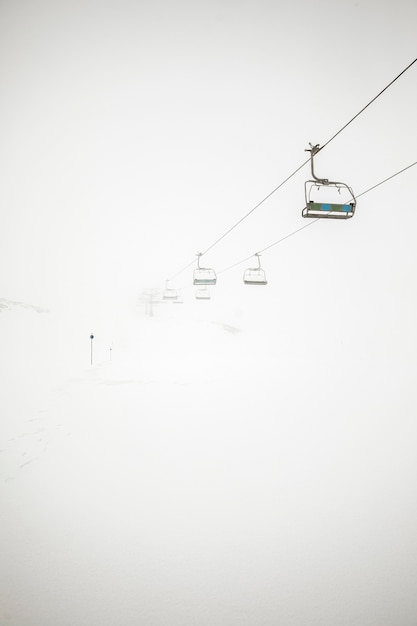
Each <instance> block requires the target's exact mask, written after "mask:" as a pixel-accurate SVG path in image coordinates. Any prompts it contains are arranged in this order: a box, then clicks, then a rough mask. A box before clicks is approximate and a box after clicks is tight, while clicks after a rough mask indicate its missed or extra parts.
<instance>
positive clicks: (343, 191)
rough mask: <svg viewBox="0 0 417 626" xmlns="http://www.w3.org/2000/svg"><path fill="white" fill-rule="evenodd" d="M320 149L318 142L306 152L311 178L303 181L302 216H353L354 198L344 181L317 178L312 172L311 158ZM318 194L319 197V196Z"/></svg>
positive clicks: (337, 217)
mask: <svg viewBox="0 0 417 626" xmlns="http://www.w3.org/2000/svg"><path fill="white" fill-rule="evenodd" d="M319 151H320V146H319V144H317V145H315V146H313V145H312V144H310V148H309V149H307V150H306V152H310V159H311V176H312V179H313V180H307V181H306V182H305V183H304V190H305V201H306V206H305V207H304V209H303V211H302V216H303V217H313V218H319V217H326V218H332V219H348V218H349V217H353V215H354V213H355V207H356V198H355V196H354V194H353V191H352V189H351V188H350V187H349V186H348V185H346V184H345V183H340V182H335V181H331V180H328V179H327V178H317V176H316V175H315V174H314V163H313V158H314V155H316V154H317V152H319ZM319 194H320V195H321V197H319Z"/></svg>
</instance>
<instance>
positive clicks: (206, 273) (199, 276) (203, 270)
mask: <svg viewBox="0 0 417 626" xmlns="http://www.w3.org/2000/svg"><path fill="white" fill-rule="evenodd" d="M201 256H202V252H197V267H196V269H195V270H194V276H193V284H194V285H215V284H216V282H217V277H216V272H215V271H214V270H212V269H210V268H207V267H200V257H201Z"/></svg>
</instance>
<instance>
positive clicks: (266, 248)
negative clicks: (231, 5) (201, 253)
mask: <svg viewBox="0 0 417 626" xmlns="http://www.w3.org/2000/svg"><path fill="white" fill-rule="evenodd" d="M414 165H417V161H414V163H411V165H407V167H404V168H403V169H402V170H399V171H398V172H395V174H392V175H391V176H388V178H384V180H381V181H380V182H379V183H377V184H376V185H373V186H372V187H369V189H367V190H366V191H362V192H361V193H359V194H357V195H356V198H359V197H360V196H364V195H365V194H366V193H369V192H370V191H372V190H373V189H375V188H376V187H380V186H381V185H383V184H384V183H386V182H387V181H389V180H391V179H392V178H395V177H396V176H398V175H399V174H402V173H403V172H405V171H406V170H408V169H410V167H413V166H414ZM320 219H321V218H320V217H317V218H316V219H314V220H311V222H308V223H307V224H305V225H304V226H301V228H297V230H294V231H292V232H291V233H288V235H285V236H284V237H281V239H278V241H274V243H271V244H269V246H266V247H265V248H263V249H262V250H258V252H255V253H254V254H251V255H249V256H248V257H245V258H244V259H241V260H240V261H237V263H233V265H229V266H228V267H226V268H225V269H223V270H220V272H218V274H224V272H228V271H229V270H231V269H233V268H234V267H237V266H238V265H241V264H242V263H245V262H246V261H248V260H249V259H252V258H253V257H254V256H255V255H256V254H263V253H264V252H266V251H267V250H269V249H270V248H273V247H275V246H277V245H278V244H280V243H282V242H283V241H285V240H286V239H289V238H290V237H293V236H294V235H296V234H297V233H299V232H301V231H302V230H304V229H305V228H308V227H309V226H312V225H313V224H315V223H316V222H319V221H320Z"/></svg>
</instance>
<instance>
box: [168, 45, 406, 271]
mask: <svg viewBox="0 0 417 626" xmlns="http://www.w3.org/2000/svg"><path fill="white" fill-rule="evenodd" d="M416 62H417V58H416V59H414V60H413V61H412V62H411V63H410V64H409V65H407V67H405V68H404V69H403V70H402V71H401V72H400V73H399V74H398V75H397V76H396V77H395V78H394V79H393V80H391V81H390V82H389V83H388V85H386V86H385V87H384V88H383V89H382V90H381V91H380V92H379V93H378V94H377V95H376V96H375V97H374V98H372V100H370V101H369V102H368V104H366V105H365V106H364V107H362V109H361V110H360V111H359V112H358V113H356V115H354V117H352V118H351V119H350V120H349V121H348V122H347V123H346V124H344V126H342V128H340V129H339V130H338V131H337V133H335V134H334V135H333V136H332V137H330V139H328V140H327V141H326V143H324V144H323V145H322V146H321V148H320V151H322V150H323V149H324V148H325V147H326V146H328V145H329V143H330V142H331V141H333V139H335V138H336V137H337V136H338V135H340V133H341V132H342V131H343V130H345V128H347V126H349V124H351V123H352V122H353V121H354V120H355V119H356V118H357V117H359V115H361V113H363V112H364V111H365V110H366V109H367V108H368V107H369V106H370V105H371V104H372V103H373V102H375V100H377V98H379V97H380V96H381V95H382V94H383V93H384V92H385V91H387V89H389V87H391V85H393V84H394V83H395V82H396V81H397V80H398V79H399V78H400V77H401V76H402V75H403V74H404V73H405V72H406V71H407V70H409V69H410V67H411V66H412V65H414V63H416ZM309 162H310V158H309V159H307V160H306V161H304V162H303V163H302V164H301V165H300V166H299V167H297V168H296V169H295V170H294V171H293V172H292V173H291V174H290V175H289V176H287V177H286V178H285V179H284V180H283V181H282V182H281V183H280V184H279V185H277V187H275V189H273V190H272V191H271V192H270V193H268V195H266V196H265V197H264V198H263V199H262V200H261V201H260V202H258V203H257V204H256V205H255V206H254V207H252V208H251V209H250V211H248V212H247V213H246V214H245V215H243V217H241V218H240V219H239V220H238V221H237V222H236V223H235V224H233V226H231V227H230V228H229V229H228V230H227V231H226V232H224V233H223V234H222V235H221V236H220V237H218V238H217V239H216V240H215V241H214V242H213V243H212V244H211V245H210V246H209V247H208V248H206V249H205V250H204V251H203V252H202V253H201V255H200V256H204V255H205V254H207V252H209V250H212V249H213V248H214V247H215V246H216V245H217V244H218V243H220V241H222V240H223V239H224V238H225V237H227V235H229V234H230V233H231V232H232V231H233V230H234V229H235V228H237V227H238V226H239V225H240V224H241V223H242V222H243V221H244V220H246V219H247V218H248V217H249V215H251V214H252V213H254V211H256V209H258V208H259V207H260V206H261V205H262V204H263V203H264V202H265V201H266V200H268V199H269V198H270V197H271V196H272V195H273V194H274V193H275V192H276V191H278V189H280V188H281V187H283V186H284V185H285V183H287V182H288V181H289V180H290V179H291V178H292V177H293V176H295V174H297V172H299V171H300V170H301V169H302V168H303V167H304V166H305V165H307V163H309ZM193 263H194V260H193V261H190V263H189V264H188V265H186V266H185V267H183V268H182V269H181V270H180V271H179V272H177V273H176V274H175V275H174V276H172V277H171V278H169V279H168V280H172V279H173V278H176V277H177V276H179V274H181V273H182V272H184V271H185V270H186V269H188V268H189V267H190V266H191V265H193Z"/></svg>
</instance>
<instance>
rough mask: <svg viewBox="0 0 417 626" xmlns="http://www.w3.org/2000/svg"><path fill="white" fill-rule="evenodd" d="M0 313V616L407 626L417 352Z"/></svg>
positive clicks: (246, 328)
mask: <svg viewBox="0 0 417 626" xmlns="http://www.w3.org/2000/svg"><path fill="white" fill-rule="evenodd" d="M166 310H168V309H166ZM170 310H171V311H173V310H174V309H170ZM178 310H179V309H178ZM181 310H182V309H181ZM119 321H120V320H119ZM0 328H1V330H0V332H1V342H2V346H3V348H2V353H3V354H2V357H3V358H2V359H1V372H0V374H1V378H2V381H3V383H4V384H3V385H2V387H3V391H2V398H1V414H2V420H1V441H0V450H1V451H0V462H1V483H0V485H1V486H0V490H1V494H0V495H1V509H2V510H1V518H2V532H1V535H0V550H1V555H2V557H1V562H2V566H1V573H2V574H1V575H2V581H1V585H0V588H1V602H0V607H1V613H0V624H1V625H2V626H3V625H4V626H138V625H144V626H148V625H149V626H151V625H152V626H167V625H169V626H177V625H178V626H188V625H190V626H191V625H196V626H223V625H251V626H252V625H255V624H256V625H261V624H262V625H265V626H275V625H276V624H282V625H285V626H305V625H307V624H308V625H309V626H319V625H320V626H322V625H324V624H332V626H347V625H349V626H350V625H354V624H355V625H356V624H357V625H358V626H392V625H393V624H396V625H399V626H414V625H415V623H416V620H417V595H416V577H417V557H416V554H417V552H416V550H417V532H416V528H417V498H416V486H417V473H416V470H417V463H416V455H415V441H416V434H417V428H416V423H415V415H416V407H417V401H416V400H417V397H416V390H415V385H414V381H415V379H416V371H415V367H414V368H413V367H411V366H410V364H409V363H406V362H395V363H393V362H392V361H388V359H387V361H386V362H384V363H382V364H381V362H379V364H378V367H375V363H373V362H372V360H371V359H369V360H366V359H362V358H361V359H360V358H358V359H357V360H352V359H350V361H346V359H344V358H343V355H342V356H340V357H339V358H336V357H332V356H331V355H321V357H320V358H317V359H316V358H313V357H312V355H311V354H310V356H309V358H306V357H304V358H303V356H302V355H300V354H298V355H297V353H296V356H294V358H291V359H290V358H288V355H287V356H285V353H282V352H280V351H279V350H277V349H276V347H277V340H276V338H274V337H273V336H271V337H270V340H267V339H266V338H265V337H268V334H267V333H265V329H264V330H263V333H262V337H263V339H262V342H261V343H259V341H258V338H259V336H260V335H259V334H257V329H256V325H252V326H251V325H250V324H249V323H245V321H244V320H241V323H240V322H239V319H238V317H235V318H233V319H232V320H230V319H227V320H225V319H221V318H214V319H210V316H200V318H199V317H198V316H197V317H194V318H192V317H191V318H190V317H188V318H186V317H184V314H183V313H175V315H172V316H169V315H166V314H158V315H156V316H155V317H154V318H145V317H143V316H140V315H139V314H138V313H137V312H135V313H134V314H132V315H130V316H126V317H125V318H123V321H122V322H120V324H119V329H121V330H119V333H118V336H117V338H116V339H114V338H113V337H110V335H109V336H108V338H107V337H106V339H104V338H103V335H104V333H100V332H97V331H96V329H95V328H90V327H85V328H84V326H83V324H82V323H78V322H77V323H75V322H74V323H73V324H71V323H69V322H68V318H60V317H59V316H58V315H55V314H54V313H48V312H39V311H36V310H33V309H30V308H23V307H20V306H18V305H13V306H11V307H10V308H5V309H3V310H2V312H1V313H0ZM92 331H94V332H95V339H94V342H95V343H94V353H93V354H94V364H93V366H90V362H89V359H90V342H89V339H88V337H89V334H90V332H92ZM107 339H108V340H107ZM282 341H283V345H284V344H285V341H284V340H282ZM110 347H111V348H112V350H111V354H110ZM110 356H111V358H110ZM381 365H382V366H383V367H381ZM376 372H379V373H378V375H377V374H376ZM381 372H383V373H382V374H381Z"/></svg>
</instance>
